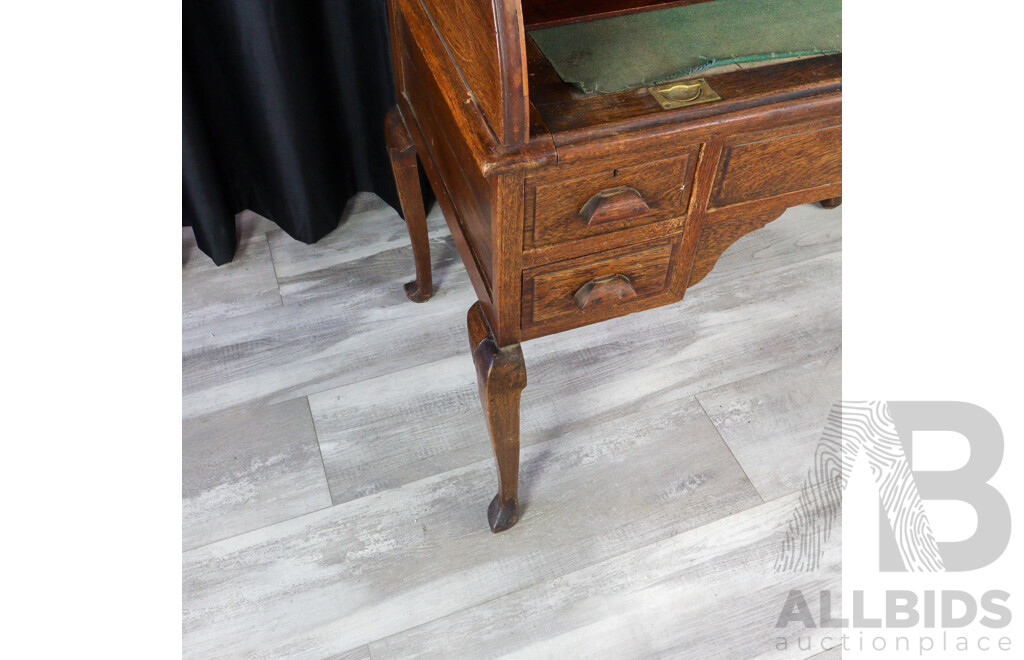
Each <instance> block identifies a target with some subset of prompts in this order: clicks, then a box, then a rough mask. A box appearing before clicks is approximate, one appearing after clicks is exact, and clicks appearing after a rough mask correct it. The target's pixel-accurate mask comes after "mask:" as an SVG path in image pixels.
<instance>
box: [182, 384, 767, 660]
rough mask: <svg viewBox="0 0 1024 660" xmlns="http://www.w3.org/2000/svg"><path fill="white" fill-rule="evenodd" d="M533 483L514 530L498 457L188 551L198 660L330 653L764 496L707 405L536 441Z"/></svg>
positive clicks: (527, 475) (525, 468) (188, 633)
mask: <svg viewBox="0 0 1024 660" xmlns="http://www.w3.org/2000/svg"><path fill="white" fill-rule="evenodd" d="M522 473H523V482H524V484H526V485H527V488H526V492H524V493H523V495H522V503H523V518H522V520H521V521H520V522H519V524H518V525H517V526H516V527H514V528H512V529H511V530H508V531H507V532H504V533H502V534H500V535H493V534H491V533H490V531H489V530H488V529H487V525H486V522H485V513H484V512H485V508H486V504H487V502H488V501H489V500H490V498H491V497H492V496H493V494H494V490H495V484H496V480H495V476H494V468H493V464H492V461H489V460H488V461H481V462H478V463H474V464H472V465H470V466H468V467H466V468H463V469H460V470H453V471H451V472H448V473H445V474H442V475H438V476H434V477H430V478H427V479H423V480H420V481H417V482H414V483H411V484H408V485H406V486H403V487H400V488H393V489H390V490H388V491H385V492H382V493H379V494H376V495H373V496H369V497H363V498H360V499H358V500H354V501H352V502H348V503H346V504H342V505H338V506H334V507H331V508H329V509H326V510H324V511H321V512H317V513H312V514H309V515H307V516H303V517H301V518H297V519H294V520H291V521H288V522H284V523H280V524H278V525H274V526H271V527H266V528H263V529H260V530H256V531H254V532H251V533H249V534H245V535H242V536H236V537H234V538H231V539H228V540H226V541H222V542H219V543H214V544H211V545H207V546H204V547H201V548H198V549H196V550H193V551H191V552H188V553H186V554H185V556H184V565H183V594H184V596H183V598H184V617H183V627H184V647H185V655H186V657H202V658H213V657H239V656H244V655H248V654H255V653H256V652H257V651H258V652H259V654H264V655H280V654H281V653H282V651H285V650H286V651H287V653H288V655H290V656H291V657H322V656H324V655H328V654H330V653H335V652H340V651H343V650H347V649H351V648H354V647H357V646H359V645H362V644H366V643H369V642H372V641H374V640H377V639H381V638H384V637H388V636H390V635H393V634H396V633H398V632H401V631H403V630H406V629H408V628H411V627H414V626H417V625H421V624H424V623H427V622H429V621H432V620H434V619H437V618H439V617H442V616H446V615H448V614H451V613H453V612H455V611H457V610H460V609H463V608H465V607H468V606H471V605H474V604H479V603H484V602H486V601H488V600H491V599H494V598H496V597H499V596H501V595H503V594H508V593H512V592H514V591H517V590H519V589H522V588H524V587H527V586H530V585H532V584H536V583H539V582H544V581H548V580H553V579H556V578H558V577H559V576H561V575H563V574H565V573H567V572H570V571H573V570H577V569H579V568H581V567H584V566H588V565H590V564H593V563H595V562H599V561H602V560H605V559H608V558H610V557H614V556H616V555H619V554H622V553H623V552H628V551H630V550H633V549H635V548H638V547H642V546H644V545H647V544H649V543H652V542H655V541H659V540H662V539H665V538H668V537H670V536H673V535H675V534H678V533H680V532H683V531H686V530H689V529H693V528H695V527H698V526H700V525H702V524H705V523H708V522H710V521H712V520H715V519H717V518H720V517H722V516H727V515H729V514H731V513H734V512H737V511H742V510H744V509H748V508H750V507H752V506H755V505H757V504H759V503H760V501H761V500H760V499H759V498H758V497H757V495H756V493H755V492H754V490H753V488H752V487H751V485H750V483H749V482H748V481H747V480H746V478H745V477H744V476H743V473H742V471H741V470H740V468H739V466H738V465H737V464H736V462H735V459H734V458H733V457H732V454H731V452H729V450H728V447H726V446H725V444H724V443H723V442H722V440H721V438H720V436H719V435H718V433H717V432H716V431H715V429H714V426H713V425H712V424H711V423H710V420H708V419H707V417H706V416H705V415H704V414H703V412H702V411H701V409H700V406H699V405H698V404H697V402H696V400H694V399H691V400H690V401H689V402H686V403H683V404H680V403H678V402H674V403H672V404H671V405H664V406H660V407H658V408H648V409H645V410H643V411H642V412H638V413H635V414H631V415H625V416H622V417H619V418H617V419H613V420H609V421H608V422H606V423H603V424H598V425H595V426H591V427H587V428H583V429H580V430H576V431H572V432H570V433H567V434H565V435H564V436H562V437H559V438H558V439H557V440H551V441H548V442H545V443H540V444H535V445H533V446H531V447H528V448H526V449H525V450H524V452H523V465H522Z"/></svg>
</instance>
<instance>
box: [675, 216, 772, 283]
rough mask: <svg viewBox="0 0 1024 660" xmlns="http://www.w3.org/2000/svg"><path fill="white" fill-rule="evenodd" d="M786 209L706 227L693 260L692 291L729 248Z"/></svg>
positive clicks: (733, 219) (698, 240)
mask: <svg viewBox="0 0 1024 660" xmlns="http://www.w3.org/2000/svg"><path fill="white" fill-rule="evenodd" d="M784 211H785V209H781V208H769V209H765V210H759V211H755V212H753V213H747V214H743V213H740V214H735V215H732V216H730V217H726V218H724V219H723V220H722V221H721V222H713V223H705V224H704V226H703V227H701V230H700V238H699V239H697V253H696V254H695V255H694V257H693V267H692V268H691V269H690V279H689V280H688V281H687V284H686V286H688V287H691V286H693V285H695V284H697V283H698V282H700V281H701V280H702V279H704V278H705V277H706V276H707V274H708V273H710V272H711V269H712V268H714V267H715V264H716V263H718V259H719V257H721V256H722V253H723V252H725V251H726V250H727V249H729V247H730V246H731V245H732V244H733V243H735V242H736V241H738V240H739V239H741V238H743V237H744V236H746V235H747V234H749V233H751V232H753V231H756V230H758V229H760V228H762V227H764V226H765V225H766V224H768V223H769V222H771V221H772V220H775V219H776V218H778V217H779V216H781V215H782V214H783V212H784Z"/></svg>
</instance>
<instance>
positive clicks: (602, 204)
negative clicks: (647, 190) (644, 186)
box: [580, 186, 651, 227]
mask: <svg viewBox="0 0 1024 660" xmlns="http://www.w3.org/2000/svg"><path fill="white" fill-rule="evenodd" d="M650 210H651V207H649V206H648V205H647V202H645V201H644V198H643V195H641V194H640V191H638V190H637V189H636V188H630V187H629V186H618V187H615V188H609V189H608V190H602V191H601V192H599V193H597V194H596V195H594V196H593V197H591V198H590V199H589V200H588V201H587V203H586V204H584V205H583V208H582V209H580V215H581V216H583V220H584V222H586V223H587V226H588V227H593V226H595V225H600V224H603V223H605V222H613V221H615V220H622V219H623V218H630V217H633V216H635V215H643V214H644V213H647V212H648V211H650Z"/></svg>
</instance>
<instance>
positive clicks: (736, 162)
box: [710, 126, 843, 208]
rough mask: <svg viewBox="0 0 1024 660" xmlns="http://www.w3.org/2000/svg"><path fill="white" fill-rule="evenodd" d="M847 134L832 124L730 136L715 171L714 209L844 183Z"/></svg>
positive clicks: (712, 200)
mask: <svg viewBox="0 0 1024 660" xmlns="http://www.w3.org/2000/svg"><path fill="white" fill-rule="evenodd" d="M842 135H843V129H842V127H841V126H829V127H826V128H816V129H813V130H805V131H801V132H796V133H790V134H788V135H769V134H760V135H759V134H754V135H747V136H740V137H739V138H736V139H734V140H730V141H729V142H728V143H727V144H726V145H725V147H724V148H723V150H722V158H721V160H720V161H719V164H718V172H717V173H716V174H715V186H714V189H713V192H712V194H711V204H710V206H711V208H720V207H723V206H729V205H731V204H739V203H741V202H748V201H752V200H757V199H764V198H766V197H776V196H778V195H784V194H786V193H793V192H798V191H801V190H809V189H811V188H818V187H821V186H827V185H831V184H836V183H841V182H842V178H843V152H842V149H843V137H842Z"/></svg>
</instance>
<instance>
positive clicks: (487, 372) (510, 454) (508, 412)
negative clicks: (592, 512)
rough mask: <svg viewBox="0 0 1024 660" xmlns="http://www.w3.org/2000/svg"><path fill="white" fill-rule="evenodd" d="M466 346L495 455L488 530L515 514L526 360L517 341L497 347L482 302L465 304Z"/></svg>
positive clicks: (496, 528) (499, 528) (499, 526)
mask: <svg viewBox="0 0 1024 660" xmlns="http://www.w3.org/2000/svg"><path fill="white" fill-rule="evenodd" d="M468 325H469V346H470V350H471V351H472V352H473V362H474V363H475V364H476V378H477V385H478V386H479V388H480V402H481V404H482V405H483V409H484V416H485V417H487V427H488V429H489V430H490V433H491V445H492V446H493V447H494V458H495V459H496V461H497V463H498V494H497V495H496V496H495V497H494V500H492V501H491V505H490V506H489V507H488V508H487V522H488V523H489V524H490V526H491V531H492V532H501V531H504V530H506V529H508V528H509V527H511V526H512V525H515V524H516V522H517V521H518V520H519V398H520V394H521V392H522V391H523V388H525V387H526V361H525V360H523V351H522V349H521V348H520V347H519V344H515V345H513V346H505V347H500V348H499V347H498V344H497V343H496V342H495V341H494V334H493V333H492V332H491V329H490V326H488V324H487V318H486V316H485V315H484V311H483V308H482V307H481V306H480V303H476V304H475V305H473V306H472V307H471V308H470V309H469V318H468Z"/></svg>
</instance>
